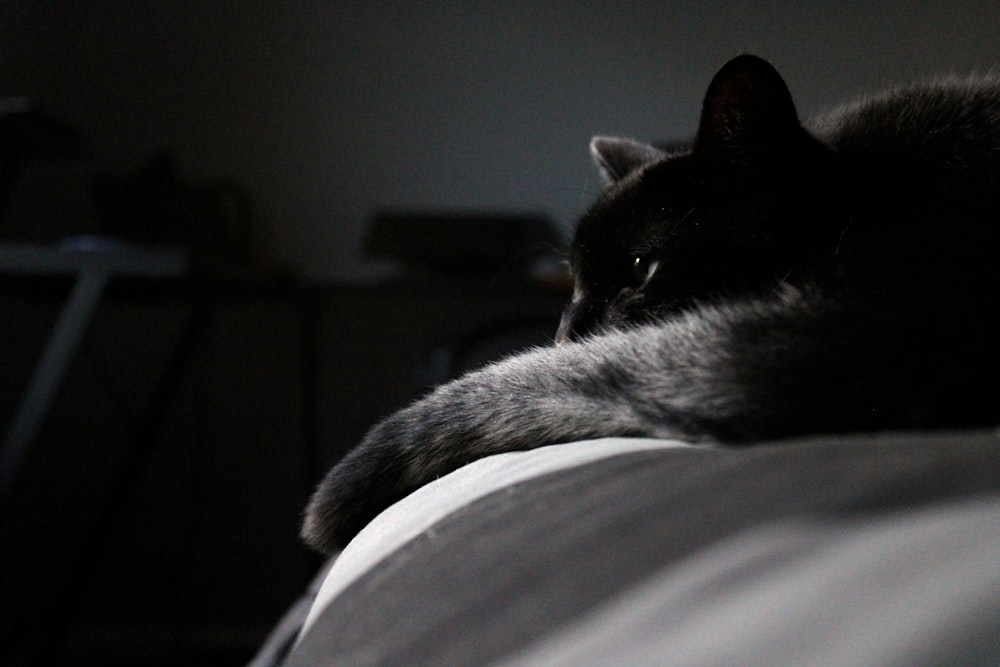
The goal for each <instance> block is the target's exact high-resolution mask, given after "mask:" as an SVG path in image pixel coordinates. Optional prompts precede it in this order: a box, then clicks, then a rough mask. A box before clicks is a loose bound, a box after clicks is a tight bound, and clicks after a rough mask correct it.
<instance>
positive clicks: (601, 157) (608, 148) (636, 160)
mask: <svg viewBox="0 0 1000 667" xmlns="http://www.w3.org/2000/svg"><path fill="white" fill-rule="evenodd" d="M590 155H591V157H593V158H594V162H595V163H596V164H597V168H598V169H599V170H600V172H601V178H602V179H603V181H604V185H605V186H608V185H612V184H613V183H616V182H617V181H619V180H621V179H622V178H624V177H625V176H627V175H628V174H630V173H631V172H632V171H634V170H636V169H638V168H639V167H641V166H643V165H645V164H649V163H650V162H655V161H656V160H659V159H661V158H663V157H665V156H666V153H664V152H663V151H661V150H660V149H658V148H656V147H654V146H650V145H649V144H643V143H640V142H638V141H633V140H632V139H620V138H618V137H594V138H593V139H591V140H590Z"/></svg>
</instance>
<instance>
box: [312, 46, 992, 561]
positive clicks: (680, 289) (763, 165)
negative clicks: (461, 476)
mask: <svg viewBox="0 0 1000 667" xmlns="http://www.w3.org/2000/svg"><path fill="white" fill-rule="evenodd" d="M757 84H760V85H759V86H758V85H757ZM774 119H778V120H777V121H776V120H774ZM808 127H810V128H811V132H809V133H807V132H806V130H804V129H802V127H800V126H799V125H798V120H797V116H796V114H795V112H794V108H793V107H791V102H790V96H789V95H788V93H787V89H786V88H785V87H784V83H783V82H782V81H781V79H780V77H778V75H777V73H776V72H774V71H773V68H770V66H769V65H767V63H765V62H764V61H761V60H759V59H756V58H753V57H749V56H743V57H741V58H737V59H735V60H734V61H732V62H731V63H729V64H727V65H726V67H724V68H723V70H721V71H720V73H719V75H718V76H717V77H716V79H715V80H713V83H712V85H711V86H710V88H709V93H708V95H707V96H706V101H705V107H704V110H703V117H702V128H701V129H700V130H699V136H698V138H697V139H696V141H695V143H694V146H693V148H692V149H691V150H690V151H689V152H687V153H684V152H681V153H674V152H671V153H670V154H667V153H664V152H663V151H660V150H658V149H654V148H642V147H641V145H638V144H636V143H635V142H633V141H630V140H614V139H607V138H602V139H598V140H595V142H594V143H593V144H592V150H593V152H594V155H595V158H596V160H597V162H598V166H599V168H600V169H601V170H602V172H603V173H604V174H605V177H606V179H607V181H608V188H607V190H606V192H605V194H604V195H603V196H602V197H601V198H600V199H599V200H598V201H597V202H596V203H595V205H594V207H593V208H592V210H591V211H590V212H588V214H587V215H586V216H584V218H583V219H582V220H581V222H580V225H579V227H578V229H577V234H576V239H575V241H574V248H573V254H572V258H571V260H572V265H573V270H574V275H575V278H576V281H577V284H576V290H575V293H574V299H573V303H571V304H570V305H569V306H568V307H567V310H566V313H565V315H564V318H563V323H562V325H561V326H560V331H559V340H560V341H561V343H560V344H559V345H556V346H553V347H547V348H538V349H535V350H532V351H529V352H527V353H524V354H521V355H518V356H514V357H511V358H508V359H506V360H503V361H500V362H497V363H495V364H492V365H490V366H487V367H485V368H483V369H481V370H478V371H475V372H472V373H469V374H467V375H465V376H463V377H461V378H459V379H457V380H455V381H453V382H450V383H447V384H445V385H442V386H440V387H438V388H437V389H435V390H434V391H433V392H431V393H430V394H428V395H427V396H426V397H425V398H423V399H421V400H419V401H417V402H416V403H414V404H412V405H410V406H409V407H407V408H405V409H403V410H401V411H399V412H397V413H396V414H394V415H392V416H390V417H389V418H388V419H386V420H384V421H383V422H381V423H380V424H378V425H376V426H375V427H374V428H373V429H372V430H371V431H370V432H369V434H368V435H367V436H366V438H365V439H364V441H363V442H362V443H361V444H360V445H359V446H358V447H357V448H356V449H354V450H353V451H351V452H350V453H349V454H348V455H347V456H346V457H345V458H344V459H343V460H342V461H341V462H340V463H338V464H337V465H336V466H335V467H334V468H333V470H331V471H330V473H329V474H328V475H327V476H326V478H325V479H324V480H323V482H322V483H321V484H320V486H319V488H318V489H317V491H316V493H315V494H314V496H313V498H312V500H311V501H310V504H309V507H308V508H307V512H306V519H305V524H304V526H303V537H304V539H305V540H306V541H307V542H308V543H309V544H311V545H312V546H314V547H315V548H317V549H320V550H322V551H332V550H334V549H336V548H338V547H342V546H343V545H344V544H346V542H347V541H349V540H350V539H351V537H353V535H354V534H355V533H357V532H358V531H359V530H360V529H361V528H362V527H364V525H365V524H366V523H367V522H368V521H369V520H370V519H371V518H373V517H374V516H375V515H376V514H377V513H378V512H380V511H381V510H382V509H384V508H385V507H387V506H388V505H389V504H391V503H392V502H395V501H396V500H398V499H400V498H402V497H403V496H405V495H406V494H408V493H410V492H411V491H413V490H414V489H416V488H418V487H420V486H421V485H423V484H426V483H427V482H429V481H432V480H433V479H435V478H436V477H439V476H441V475H443V474H446V473H448V472H450V471H452V470H454V469H456V468H458V467H460V466H461V465H463V464H465V463H467V462H470V461H473V460H476V459H478V458H481V457H483V456H487V455H490V454H494V453H499V452H505V451H512V450H522V449H530V448H534V447H538V446H542V445H546V444H552V443H560V442H570V441H574V440H579V439H584V438H594V437H604V436H649V437H663V438H680V439H683V440H688V441H692V442H712V443H730V444H752V443H754V442H757V441H760V440H767V439H777V438H785V437H790V436H797V435H805V434H811V433H819V432H824V433H834V432H856V431H872V430H882V429H903V428H939V427H954V426H963V425H983V424H995V423H996V422H997V419H998V417H1000V409H998V407H997V401H996V391H995V389H993V387H994V386H995V382H996V378H997V377H1000V355H998V353H997V344H996V339H997V332H996V331H995V328H994V326H993V325H992V320H993V319H994V318H993V316H992V311H994V310H995V305H994V304H995V301H996V294H997V293H998V291H1000V269H998V268H997V265H998V262H997V261H996V257H995V256H996V252H997V248H998V247H1000V235H998V233H997V228H998V227H1000V152H998V151H1000V83H998V81H997V80H996V79H995V78H990V77H984V78H978V79H969V80H963V81H956V80H948V81H938V82H934V83H932V84H929V85H924V86H915V87H910V88H907V89H900V90H897V91H892V92H890V93H888V94H885V95H883V96H879V97H874V98H871V99H869V100H866V101H863V102H860V103H857V104H854V105H851V106H848V107H845V108H844V109H841V110H839V111H837V112H835V113H834V114H831V115H829V116H826V117H824V118H823V119H821V120H819V121H816V122H814V123H812V124H810V125H809V126H808ZM690 173H695V174H696V175H698V178H697V179H690V182H692V183H694V184H695V185H696V187H702V185H703V184H704V183H705V182H709V183H712V184H713V187H715V185H717V184H722V185H720V186H719V187H718V193H719V194H718V196H707V197H703V198H702V199H697V198H696V197H695V198H691V193H690V192H689V191H688V190H685V189H684V188H679V187H678V186H677V183H678V182H687V181H685V180H684V179H686V178H688V175H689V174H690ZM699 179H700V180H699ZM727 179H728V180H727ZM727 183H728V184H727ZM747 184H749V185H747ZM708 194H709V195H712V193H711V192H709V193H708ZM689 198H690V201H688V199H689ZM691 202H694V203H693V204H692V203H691ZM637 261H638V263H637ZM636 267H638V268H639V269H640V270H638V271H636V270H635V269H636Z"/></svg>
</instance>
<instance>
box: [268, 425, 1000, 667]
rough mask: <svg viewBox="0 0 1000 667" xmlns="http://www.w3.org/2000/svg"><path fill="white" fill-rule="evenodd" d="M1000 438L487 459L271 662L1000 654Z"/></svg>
mask: <svg viewBox="0 0 1000 667" xmlns="http://www.w3.org/2000/svg"><path fill="white" fill-rule="evenodd" d="M998 491H1000V431H998V430H996V429H979V430H969V431H947V432H921V433H882V434H866V435H853V436H830V437H813V438H807V439H799V440H790V441H782V442H774V443H759V444H758V445H756V446H753V447H741V448H724V447H707V446H691V445H685V444H682V443H677V442H670V441H659V440H645V439H634V438H627V439H604V440H595V441H588V442H577V443H568V444H563V445H555V446H549V447H542V448H539V449H535V450H531V451H525V452H515V453H508V454H502V455H498V456H493V457H489V458H486V459H483V460H480V461H476V462H473V463H471V464H469V465H466V466H465V467H463V468H461V469H459V470H458V471H456V472H454V473H452V474H450V475H447V476H445V477H443V478H441V479H439V480H437V481H436V482H434V483H432V484H429V485H427V486H425V487H423V488H421V489H420V490H418V491H417V492H415V493H413V494H412V495H410V496H409V497H407V498H405V499H404V500H402V501H401V502H399V503H397V504H396V505H394V506H392V507H390V508H389V509H388V510H386V511H385V512H384V513H383V514H381V515H380V516H379V517H378V518H377V519H376V520H375V521H373V522H372V523H371V524H369V526H368V527H367V528H366V529H365V530H364V531H362V533H361V534H359V535H358V536H357V538H355V540H354V541H353V542H351V544H349V545H348V547H347V548H346V549H345V550H344V551H343V552H342V553H341V554H339V556H337V557H336V558H335V559H333V560H332V561H331V562H330V563H329V564H328V567H327V568H326V569H325V571H324V572H323V573H322V574H321V576H319V577H318V578H317V582H316V587H315V590H314V591H312V592H309V593H307V594H306V595H305V596H304V597H303V599H302V600H300V601H299V603H298V604H297V605H295V606H294V607H293V608H292V609H291V610H290V611H289V613H288V615H287V616H286V617H285V619H283V621H282V623H281V624H279V625H278V626H277V627H276V629H275V631H274V633H273V634H272V637H271V638H270V639H269V641H268V643H267V644H265V646H264V647H262V649H261V652H260V654H259V655H258V656H257V659H256V661H255V663H254V664H255V665H277V664H284V665H288V666H307V665H308V666H310V667H318V666H328V665H329V666H332V665H401V664H406V665H539V666H541V665H546V666H549V665H677V666H687V665H692V666H693V665H761V666H764V665H768V666H773V665H792V664H795V665H901V666H902V665H908V666H909V665H997V664H1000V493H998Z"/></svg>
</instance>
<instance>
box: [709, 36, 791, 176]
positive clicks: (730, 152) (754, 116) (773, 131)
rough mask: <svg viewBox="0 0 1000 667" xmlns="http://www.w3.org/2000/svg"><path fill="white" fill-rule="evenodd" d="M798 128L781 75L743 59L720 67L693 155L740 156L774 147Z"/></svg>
mask: <svg viewBox="0 0 1000 667" xmlns="http://www.w3.org/2000/svg"><path fill="white" fill-rule="evenodd" d="M800 130H801V125H800V124H799V117H798V114H797V113H796V111H795V104H794V103H793V102H792V96H791V93H789V92H788V86H787V85H785V81H784V80H783V79H782V78H781V75H780V74H778V72H777V70H775V69H774V67H772V66H771V64H770V63H768V62H767V61H766V60H763V59H761V58H758V57H757V56H753V55H742V56H738V57H736V58H733V59H732V60H730V61H729V62H728V63H726V64H725V65H723V67H722V69H720V70H719V72H718V74H716V75H715V78H714V79H712V83H711V84H710V85H709V87H708V92H707V93H706V94H705V102H704V105H703V106H702V110H701V123H700V125H699V127H698V136H697V138H696V140H695V151H696V152H702V153H711V154H715V155H719V156H725V157H730V158H731V157H736V156H743V157H745V156H747V155H748V154H750V153H754V152H756V151H758V150H760V149H766V148H769V147H774V146H779V145H781V144H782V142H785V141H788V140H790V139H791V138H793V137H795V136H797V135H798V133H799V132H800Z"/></svg>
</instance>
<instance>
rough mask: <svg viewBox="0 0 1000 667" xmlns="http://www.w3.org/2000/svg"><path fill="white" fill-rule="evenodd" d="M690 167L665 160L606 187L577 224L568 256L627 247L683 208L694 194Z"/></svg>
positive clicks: (671, 160) (686, 162) (579, 255)
mask: <svg viewBox="0 0 1000 667" xmlns="http://www.w3.org/2000/svg"><path fill="white" fill-rule="evenodd" d="M692 171H693V168H692V165H690V164H689V161H687V160H685V159H684V158H676V157H675V158H668V159H666V160H663V161H661V162H657V163H654V164H650V165H647V166H644V167H642V168H640V169H637V170H635V171H634V172H633V173H631V174H629V175H628V176H627V177H625V178H623V179H621V180H620V181H618V182H616V183H614V184H612V185H611V186H609V187H608V188H607V189H606V190H605V191H604V193H602V195H601V196H600V197H599V198H598V200H597V201H596V202H595V203H594V204H593V205H592V206H591V208H590V210H588V211H587V212H586V214H584V216H583V217H582V218H581V219H580V222H579V223H578V224H577V227H576V232H575V235H574V241H573V246H572V253H571V254H572V257H573V258H575V259H577V260H579V259H582V258H583V257H584V256H587V255H591V254H595V253H597V254H604V252H603V251H610V252H614V251H615V250H616V249H619V248H624V247H631V246H633V245H634V244H635V243H636V242H637V241H641V240H642V238H643V237H644V236H645V235H646V234H647V233H648V232H649V231H650V230H651V229H653V228H655V227H657V226H659V225H661V224H662V223H663V222H665V221H667V220H668V219H669V218H670V217H671V216H672V215H673V214H674V213H675V212H676V211H677V210H679V209H682V208H684V207H685V206H686V203H687V199H688V197H689V196H690V194H691V193H692V192H693V191H694V189H693V188H692V186H691V183H690V180H691V172H692Z"/></svg>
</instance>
